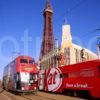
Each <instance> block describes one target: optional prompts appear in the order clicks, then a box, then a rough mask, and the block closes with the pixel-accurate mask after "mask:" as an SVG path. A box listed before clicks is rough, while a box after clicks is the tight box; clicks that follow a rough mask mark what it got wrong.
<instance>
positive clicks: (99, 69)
mask: <svg viewBox="0 0 100 100" xmlns="http://www.w3.org/2000/svg"><path fill="white" fill-rule="evenodd" d="M98 71H99V77H100V66H99V68H98Z"/></svg>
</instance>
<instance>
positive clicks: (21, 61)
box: [20, 59, 28, 63]
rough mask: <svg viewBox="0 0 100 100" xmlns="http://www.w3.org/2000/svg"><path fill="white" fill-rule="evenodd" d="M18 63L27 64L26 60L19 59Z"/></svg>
mask: <svg viewBox="0 0 100 100" xmlns="http://www.w3.org/2000/svg"><path fill="white" fill-rule="evenodd" d="M20 63H28V60H27V59H20Z"/></svg>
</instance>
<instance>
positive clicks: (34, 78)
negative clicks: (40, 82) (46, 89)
mask: <svg viewBox="0 0 100 100" xmlns="http://www.w3.org/2000/svg"><path fill="white" fill-rule="evenodd" d="M36 81H37V74H30V83H33V82H36Z"/></svg>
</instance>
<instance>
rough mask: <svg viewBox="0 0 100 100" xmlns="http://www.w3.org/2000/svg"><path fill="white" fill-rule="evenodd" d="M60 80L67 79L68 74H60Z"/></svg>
mask: <svg viewBox="0 0 100 100" xmlns="http://www.w3.org/2000/svg"><path fill="white" fill-rule="evenodd" d="M60 78H68V74H66V73H63V74H60Z"/></svg>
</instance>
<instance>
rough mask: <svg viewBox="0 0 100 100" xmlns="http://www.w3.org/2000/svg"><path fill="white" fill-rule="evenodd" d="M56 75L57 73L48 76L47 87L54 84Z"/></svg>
mask: <svg viewBox="0 0 100 100" xmlns="http://www.w3.org/2000/svg"><path fill="white" fill-rule="evenodd" d="M56 75H57V72H54V73H50V74H49V78H48V85H51V84H56Z"/></svg>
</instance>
